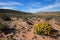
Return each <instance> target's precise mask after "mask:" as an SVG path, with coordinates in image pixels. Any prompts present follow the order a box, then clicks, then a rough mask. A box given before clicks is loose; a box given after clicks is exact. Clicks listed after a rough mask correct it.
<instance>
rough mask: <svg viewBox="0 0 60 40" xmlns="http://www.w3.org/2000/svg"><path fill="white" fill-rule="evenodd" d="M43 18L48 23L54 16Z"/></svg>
mask: <svg viewBox="0 0 60 40" xmlns="http://www.w3.org/2000/svg"><path fill="white" fill-rule="evenodd" d="M43 18H44V19H45V20H46V21H48V20H51V19H52V18H53V16H52V15H48V16H43Z"/></svg>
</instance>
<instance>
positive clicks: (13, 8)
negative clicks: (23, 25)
mask: <svg viewBox="0 0 60 40" xmlns="http://www.w3.org/2000/svg"><path fill="white" fill-rule="evenodd" d="M1 9H14V7H1Z"/></svg>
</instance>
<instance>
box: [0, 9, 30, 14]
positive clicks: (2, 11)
mask: <svg viewBox="0 0 60 40" xmlns="http://www.w3.org/2000/svg"><path fill="white" fill-rule="evenodd" d="M0 13H25V14H28V13H27V12H22V11H17V10H11V9H0ZM29 14H31V13H29Z"/></svg>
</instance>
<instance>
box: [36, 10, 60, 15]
mask: <svg viewBox="0 0 60 40" xmlns="http://www.w3.org/2000/svg"><path fill="white" fill-rule="evenodd" d="M35 15H55V16H60V11H56V12H38V13H35Z"/></svg>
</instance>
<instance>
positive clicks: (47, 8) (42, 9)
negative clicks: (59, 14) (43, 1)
mask: <svg viewBox="0 0 60 40" xmlns="http://www.w3.org/2000/svg"><path fill="white" fill-rule="evenodd" d="M56 7H60V2H59V1H56V2H55V3H54V4H51V5H47V6H44V7H39V8H34V9H33V8H29V10H28V11H29V12H33V13H36V12H40V11H48V10H49V9H53V8H56ZM49 11H50V10H49Z"/></svg>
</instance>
